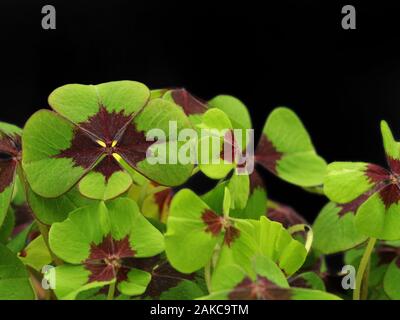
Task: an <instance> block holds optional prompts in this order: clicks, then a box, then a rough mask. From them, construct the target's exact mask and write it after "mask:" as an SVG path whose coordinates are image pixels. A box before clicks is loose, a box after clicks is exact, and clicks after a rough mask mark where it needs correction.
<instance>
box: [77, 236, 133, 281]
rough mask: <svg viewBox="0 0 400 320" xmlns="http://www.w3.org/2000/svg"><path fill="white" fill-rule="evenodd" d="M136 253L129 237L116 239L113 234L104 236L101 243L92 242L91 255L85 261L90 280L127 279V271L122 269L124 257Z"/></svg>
mask: <svg viewBox="0 0 400 320" xmlns="http://www.w3.org/2000/svg"><path fill="white" fill-rule="evenodd" d="M135 254H136V252H135V250H133V249H132V248H131V246H130V243H129V237H128V236H126V237H125V238H123V239H121V240H115V239H113V238H112V236H111V234H109V235H107V236H106V237H104V238H103V241H102V242H101V243H100V244H97V245H96V244H95V243H91V245H90V255H89V257H88V258H87V259H86V260H85V261H84V262H83V264H84V265H85V268H86V269H87V270H89V271H90V275H89V281H88V282H93V281H109V280H112V279H113V278H117V281H123V280H125V279H126V276H127V273H126V272H124V270H122V267H123V266H122V261H123V260H122V259H124V258H129V257H134V256H135Z"/></svg>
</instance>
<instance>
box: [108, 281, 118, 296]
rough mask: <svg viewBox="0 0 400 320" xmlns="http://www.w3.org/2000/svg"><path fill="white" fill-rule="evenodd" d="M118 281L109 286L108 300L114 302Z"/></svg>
mask: <svg viewBox="0 0 400 320" xmlns="http://www.w3.org/2000/svg"><path fill="white" fill-rule="evenodd" d="M115 284H116V281H115V282H113V283H111V284H110V285H109V286H108V294H107V300H114V294H115Z"/></svg>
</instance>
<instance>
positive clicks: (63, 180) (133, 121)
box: [22, 81, 192, 200]
mask: <svg viewBox="0 0 400 320" xmlns="http://www.w3.org/2000/svg"><path fill="white" fill-rule="evenodd" d="M149 98H150V91H149V90H148V88H147V87H146V86H145V85H143V84H141V83H139V82H135V81H116V82H109V83H104V84H99V85H95V86H94V85H79V84H70V85H65V86H63V87H60V88H58V89H56V90H55V91H53V92H52V93H51V95H50V97H49V104H50V105H51V107H52V108H53V109H54V110H55V111H56V112H57V113H56V112H53V111H47V110H40V111H38V112H37V113H35V114H34V115H33V116H32V117H31V118H30V119H29V120H28V122H27V124H26V126H25V129H24V135H23V139H22V140H23V141H22V144H23V147H24V155H23V167H24V170H25V173H26V177H27V180H28V182H29V184H30V186H31V187H32V189H33V191H34V192H35V193H37V194H39V195H40V196H42V197H46V198H55V197H58V196H60V195H62V194H64V193H66V192H67V191H68V190H70V189H71V188H72V187H73V186H75V185H76V184H77V183H78V182H79V186H78V187H79V191H80V192H81V193H82V194H83V195H84V196H86V197H88V198H93V199H100V200H108V199H112V198H115V197H117V196H118V195H120V194H122V193H124V192H125V191H127V190H128V188H129V187H130V186H131V184H132V178H131V176H130V175H129V173H128V172H127V171H126V170H124V168H123V166H122V165H121V163H120V162H121V160H123V161H125V162H126V163H127V164H128V165H129V166H131V167H133V168H134V169H135V170H137V171H139V172H140V173H142V174H143V175H145V176H147V177H148V178H149V179H151V180H153V181H156V182H158V183H160V184H163V185H179V184H181V183H183V182H184V181H185V180H186V179H187V178H189V176H190V174H191V172H192V165H191V164H188V165H182V164H172V163H166V164H161V163H160V162H158V163H153V162H152V163H150V162H149V159H148V157H147V152H148V151H149V154H152V155H154V153H156V152H157V149H161V147H164V149H169V148H168V146H169V144H170V143H171V141H173V140H174V139H175V138H174V136H173V132H170V130H169V129H170V128H169V122H170V121H176V122H177V130H178V131H179V130H181V129H183V128H186V127H189V126H190V124H189V121H188V119H187V117H186V116H185V114H184V113H183V111H182V110H181V108H179V107H178V106H177V105H176V104H174V103H172V102H169V101H167V100H164V99H160V98H156V99H152V100H149ZM152 129H160V130H162V131H163V132H164V133H165V137H164V138H165V139H164V140H163V139H161V140H160V141H158V142H157V146H155V145H154V142H153V141H148V139H146V134H148V133H149V132H150V131H151V130H152ZM150 147H151V148H150ZM149 148H150V149H151V150H150V149H149ZM148 149H149V150H148Z"/></svg>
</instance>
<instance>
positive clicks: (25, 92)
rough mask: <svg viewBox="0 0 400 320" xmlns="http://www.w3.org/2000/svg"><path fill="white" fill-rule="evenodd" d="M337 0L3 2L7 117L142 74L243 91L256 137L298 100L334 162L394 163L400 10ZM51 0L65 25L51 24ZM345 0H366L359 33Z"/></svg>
mask: <svg viewBox="0 0 400 320" xmlns="http://www.w3.org/2000/svg"><path fill="white" fill-rule="evenodd" d="M325 2H328V1H325ZM325 2H323V1H320V0H319V1H317V0H316V1H306V0H303V1H279V2H271V3H270V2H269V1H268V2H267V1H253V2H252V1H240V2H234V1H229V2H228V1H227V2H225V1H210V2H207V1H182V2H177V1H159V2H155V1H137V0H136V1H133V0H112V1H111V0H109V1H84V0H81V1H65V0H64V1H55V0H48V1H46V2H43V1H33V0H31V1H21V0H13V1H10V0H8V1H4V0H3V1H1V3H0V14H1V17H0V41H1V42H0V43H1V44H0V52H1V70H0V71H1V74H0V89H1V97H2V99H1V104H2V105H1V107H0V108H1V109H0V119H1V120H2V121H8V122H15V123H16V124H18V125H21V126H22V125H23V124H24V122H25V121H26V120H27V119H28V117H29V116H30V115H31V114H32V113H33V112H34V111H35V110H38V109H40V108H46V107H47V96H48V94H49V93H50V92H51V91H52V90H53V89H55V88H56V87H58V86H60V85H63V84H66V83H87V84H88V83H101V82H106V81H111V80H121V79H130V80H137V81H141V82H144V83H145V84H146V85H148V86H149V87H150V88H159V87H165V86H184V87H186V88H187V89H189V90H190V91H191V92H193V93H194V94H195V95H197V96H199V97H201V98H204V99H209V98H212V97H213V96H215V95H217V94H221V93H226V94H231V95H234V96H237V97H238V98H240V99H241V100H242V101H243V102H244V103H245V104H246V105H247V106H248V108H249V110H250V113H251V115H252V118H253V123H254V127H255V129H256V135H258V134H259V133H260V130H261V128H262V126H263V124H264V121H265V119H266V117H267V115H268V113H269V112H270V111H271V110H272V109H273V108H274V107H276V106H279V105H285V106H288V107H290V108H292V109H294V110H295V111H296V112H297V113H298V114H299V116H300V117H301V118H302V120H303V121H304V123H305V125H306V127H307V128H308V129H309V132H310V133H311V136H312V138H313V141H314V144H315V146H316V148H317V150H318V152H319V153H320V154H321V155H322V156H323V157H325V158H326V159H327V161H328V162H330V161H333V160H363V161H372V162H377V163H380V164H384V157H383V152H382V146H381V138H380V132H379V121H380V120H381V119H386V120H388V121H389V123H390V125H391V126H392V128H393V130H394V132H395V135H397V136H398V137H399V134H398V133H399V130H400V55H399V46H398V42H399V33H400V19H399V17H400V5H396V4H395V3H394V2H393V3H390V2H387V1H374V2H372V3H366V2H365V1H363V3H361V2H354V1H347V2H343V1H329V2H330V4H326V3H325ZM45 4H52V5H54V6H55V8H56V11H57V19H56V20H57V29H56V30H43V29H42V28H41V19H42V16H43V15H42V14H41V8H42V6H43V5H45ZM345 4H353V5H354V6H355V7H356V11H357V29H356V30H343V29H342V27H341V19H342V17H343V15H342V13H341V9H342V7H343V6H344V5H345ZM264 176H265V179H266V182H267V184H268V191H269V194H270V196H271V197H272V198H274V199H276V200H279V201H281V202H285V203H288V204H290V205H291V206H293V207H294V208H296V209H298V211H300V212H301V213H302V214H303V215H304V216H305V217H306V218H308V219H309V220H312V219H313V218H314V217H315V215H316V214H317V213H318V211H319V210H320V208H321V207H322V206H323V204H324V203H325V202H326V200H325V199H323V198H322V197H319V196H316V195H311V194H307V193H306V192H304V191H302V190H300V189H299V188H297V187H294V186H291V185H288V184H286V183H283V182H282V181H280V180H279V179H277V178H274V177H272V176H271V175H269V174H267V173H265V172H264ZM195 184H196V185H197V187H198V186H199V183H198V182H196V183H195Z"/></svg>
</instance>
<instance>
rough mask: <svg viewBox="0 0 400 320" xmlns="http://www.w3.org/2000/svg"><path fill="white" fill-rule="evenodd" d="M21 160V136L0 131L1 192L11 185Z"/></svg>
mask: <svg viewBox="0 0 400 320" xmlns="http://www.w3.org/2000/svg"><path fill="white" fill-rule="evenodd" d="M20 161H21V137H20V136H19V135H7V134H5V133H2V132H0V193H1V192H3V191H4V190H5V189H6V188H7V187H8V186H10V185H11V184H12V183H13V181H14V177H15V172H16V169H17V166H18V163H19V162H20Z"/></svg>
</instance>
